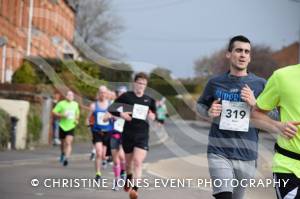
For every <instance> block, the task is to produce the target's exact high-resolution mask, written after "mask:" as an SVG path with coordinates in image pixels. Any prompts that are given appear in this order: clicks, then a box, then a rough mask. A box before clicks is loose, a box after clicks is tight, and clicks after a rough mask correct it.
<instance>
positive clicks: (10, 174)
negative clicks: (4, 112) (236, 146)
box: [0, 120, 275, 199]
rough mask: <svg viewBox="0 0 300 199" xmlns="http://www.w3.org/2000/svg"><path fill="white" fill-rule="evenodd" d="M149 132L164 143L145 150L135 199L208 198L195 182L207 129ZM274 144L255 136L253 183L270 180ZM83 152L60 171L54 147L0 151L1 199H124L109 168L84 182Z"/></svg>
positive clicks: (200, 177)
mask: <svg viewBox="0 0 300 199" xmlns="http://www.w3.org/2000/svg"><path fill="white" fill-rule="evenodd" d="M154 131H155V132H159V135H158V137H163V138H164V139H163V141H164V142H163V143H160V144H157V143H159V142H156V143H155V144H153V146H152V147H151V148H150V152H149V154H148V157H147V159H146V161H145V165H144V172H143V175H144V181H143V183H142V184H141V186H142V188H140V189H139V195H140V198H143V199H153V198H166V197H168V198H185V199H194V198H195V199H196V198H197V199H198V198H212V197H211V188H210V187H209V186H204V184H203V183H200V182H202V181H204V180H209V174H208V167H207V160H206V145H207V134H208V125H207V124H205V123H202V122H192V121H189V122H183V121H180V120H174V121H172V120H170V121H168V122H167V123H166V125H165V128H163V129H161V130H159V131H158V130H157V127H155V128H154ZM153 133H154V132H153ZM274 140H275V139H274V138H273V137H272V136H270V135H269V134H267V133H261V134H260V147H259V153H260V156H259V160H258V172H257V176H256V179H262V180H265V179H266V178H271V157H272V147H273V143H274ZM89 148H90V143H80V144H77V143H76V144H75V145H74V155H73V158H72V159H71V160H70V165H69V166H68V167H66V168H64V167H62V166H61V165H60V164H59V163H58V161H57V154H58V153H59V150H58V148H57V147H47V148H41V149H40V148H39V149H35V150H33V151H10V152H1V153H0V176H1V178H0V193H1V194H0V195H1V198H2V199H12V198H24V199H35V198H39V199H40V198H42V199H52V198H53V199H54V198H55V199H57V198H66V199H67V198H70V199H71V198H72V199H74V198H107V199H114V198H118V199H119V198H128V195H127V193H125V192H123V191H113V190H111V187H112V181H113V173H112V169H111V166H109V167H108V168H107V169H105V170H104V171H103V178H104V182H103V184H102V186H100V187H97V186H92V185H91V184H89V183H88V182H89V179H93V177H94V174H95V173H94V169H93V162H92V161H89V156H88V152H89ZM33 179H36V180H33ZM32 180H33V181H32ZM37 180H38V181H39V184H38V186H32V185H31V182H33V183H37ZM63 181H64V182H65V184H63ZM76 182H77V184H76ZM183 182H184V184H183ZM71 183H73V184H71ZM274 194H275V192H274V190H273V188H272V187H271V186H269V187H267V188H265V187H258V188H257V187H256V188H249V189H248V191H247V195H246V198H248V199H252V198H258V197H264V198H266V199H271V198H275V195H274Z"/></svg>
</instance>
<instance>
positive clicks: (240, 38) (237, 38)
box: [227, 35, 251, 52]
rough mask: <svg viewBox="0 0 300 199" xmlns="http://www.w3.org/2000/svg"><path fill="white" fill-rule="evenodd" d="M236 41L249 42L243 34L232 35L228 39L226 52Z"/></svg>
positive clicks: (229, 50)
mask: <svg viewBox="0 0 300 199" xmlns="http://www.w3.org/2000/svg"><path fill="white" fill-rule="evenodd" d="M236 41H240V42H245V43H249V44H251V42H250V40H249V39H248V38H247V37H245V36H243V35H238V36H235V37H232V38H231V39H230V41H229V45H228V49H227V50H228V52H231V51H232V49H233V45H234V42H236Z"/></svg>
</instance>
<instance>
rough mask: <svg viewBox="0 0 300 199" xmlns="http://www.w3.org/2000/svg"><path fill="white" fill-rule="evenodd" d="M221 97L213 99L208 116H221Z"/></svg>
mask: <svg viewBox="0 0 300 199" xmlns="http://www.w3.org/2000/svg"><path fill="white" fill-rule="evenodd" d="M220 102H221V101H220V99H218V100H215V101H213V103H212V104H211V106H210V108H209V109H208V116H209V117H210V118H215V117H219V116H220V115H221V112H222V104H220Z"/></svg>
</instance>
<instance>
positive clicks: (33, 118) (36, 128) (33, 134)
mask: <svg viewBox="0 0 300 199" xmlns="http://www.w3.org/2000/svg"><path fill="white" fill-rule="evenodd" d="M41 109H42V108H41V105H40V104H38V103H31V105H30V110H29V114H28V124H27V132H28V137H27V142H28V143H33V142H38V141H39V139H40V133H41V130H42V120H41V112H42V111H41Z"/></svg>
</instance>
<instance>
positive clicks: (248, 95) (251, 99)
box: [241, 84, 256, 107]
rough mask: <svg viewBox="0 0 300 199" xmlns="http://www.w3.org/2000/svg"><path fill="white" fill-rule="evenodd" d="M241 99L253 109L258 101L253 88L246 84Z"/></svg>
mask: <svg viewBox="0 0 300 199" xmlns="http://www.w3.org/2000/svg"><path fill="white" fill-rule="evenodd" d="M241 98H242V100H244V101H245V102H246V103H247V104H249V105H250V106H251V107H254V106H255V104H256V99H255V96H254V93H253V91H252V90H251V88H250V87H249V86H248V85H247V84H246V85H245V87H244V88H243V89H242V90H241Z"/></svg>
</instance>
